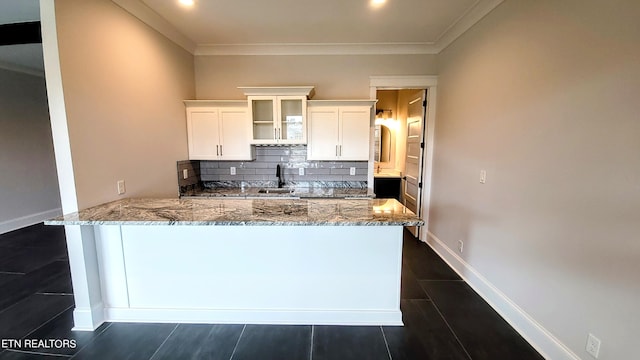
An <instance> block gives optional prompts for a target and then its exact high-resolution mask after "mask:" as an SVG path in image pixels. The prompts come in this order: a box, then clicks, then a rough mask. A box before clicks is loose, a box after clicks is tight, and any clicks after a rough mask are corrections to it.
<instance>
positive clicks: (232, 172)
mask: <svg viewBox="0 0 640 360" xmlns="http://www.w3.org/2000/svg"><path fill="white" fill-rule="evenodd" d="M229 172H230V173H231V175H235V174H236V167H235V166H232V167H231V169H229Z"/></svg>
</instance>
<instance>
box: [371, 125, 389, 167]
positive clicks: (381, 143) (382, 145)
mask: <svg viewBox="0 0 640 360" xmlns="http://www.w3.org/2000/svg"><path fill="white" fill-rule="evenodd" d="M374 138H375V140H374V141H375V161H377V162H389V161H391V156H390V154H391V130H389V128H388V127H386V126H385V125H376V127H375V133H374Z"/></svg>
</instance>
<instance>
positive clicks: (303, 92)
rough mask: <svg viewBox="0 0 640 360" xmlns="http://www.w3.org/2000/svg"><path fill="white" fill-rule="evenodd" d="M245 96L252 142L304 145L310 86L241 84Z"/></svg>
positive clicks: (310, 93)
mask: <svg viewBox="0 0 640 360" xmlns="http://www.w3.org/2000/svg"><path fill="white" fill-rule="evenodd" d="M240 89H242V90H243V91H244V93H245V95H247V99H248V102H249V112H250V118H251V123H252V140H251V142H252V143H253V144H306V143H307V98H308V97H310V96H313V87H312V86H293V87H241V88H240Z"/></svg>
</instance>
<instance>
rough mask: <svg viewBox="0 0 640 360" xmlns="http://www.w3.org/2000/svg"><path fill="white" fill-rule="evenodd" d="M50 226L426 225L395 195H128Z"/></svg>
mask: <svg viewBox="0 0 640 360" xmlns="http://www.w3.org/2000/svg"><path fill="white" fill-rule="evenodd" d="M45 224H47V225H218V226H219V225H273V226H278V225H280V226H298V225H302V226H305V225H306V226H314V225H330V226H422V225H424V222H423V221H422V220H421V219H419V218H418V217H417V216H416V215H415V214H414V213H413V212H411V210H409V209H407V208H406V207H404V206H403V205H402V204H400V203H399V202H398V201H396V200H395V199H367V198H363V199H353V200H347V199H231V198H201V199H193V198H192V199H123V200H118V201H114V202H110V203H107V204H103V205H98V206H95V207H92V208H89V209H85V210H81V211H80V212H77V213H72V214H67V215H64V216H61V217H58V218H55V219H52V220H48V221H45Z"/></svg>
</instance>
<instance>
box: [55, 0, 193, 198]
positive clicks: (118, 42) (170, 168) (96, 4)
mask: <svg viewBox="0 0 640 360" xmlns="http://www.w3.org/2000/svg"><path fill="white" fill-rule="evenodd" d="M56 19H57V31H58V46H59V51H60V62H61V72H62V80H63V88H64V95H65V104H66V111H67V123H68V127H69V136H70V143H71V153H72V158H73V169H74V172H75V185H76V191H77V197H78V204H79V208H80V209H82V208H86V207H88V206H92V205H96V204H99V203H104V202H106V201H110V200H115V199H117V198H118V197H119V196H118V195H117V192H116V182H117V180H119V179H124V180H125V181H126V187H127V193H126V194H125V195H124V196H127V197H135V196H177V194H178V183H177V178H176V161H177V160H184V159H186V158H187V139H186V122H185V115H184V105H183V103H182V100H184V99H189V98H193V97H194V96H195V93H194V92H195V86H194V70H193V56H192V55H191V54H189V53H188V52H186V51H185V50H183V49H182V48H180V47H179V46H177V45H175V44H174V43H172V42H171V41H169V40H168V39H166V38H165V37H163V36H162V35H160V34H159V33H157V32H156V31H155V30H152V29H151V28H149V27H148V26H146V25H145V24H143V23H142V22H140V21H139V20H137V19H136V18H135V17H133V16H132V15H130V14H129V13H127V12H125V11H124V10H123V9H121V8H120V7H118V6H117V5H115V4H114V3H112V2H111V1H106V0H89V1H72V0H58V1H56Z"/></svg>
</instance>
